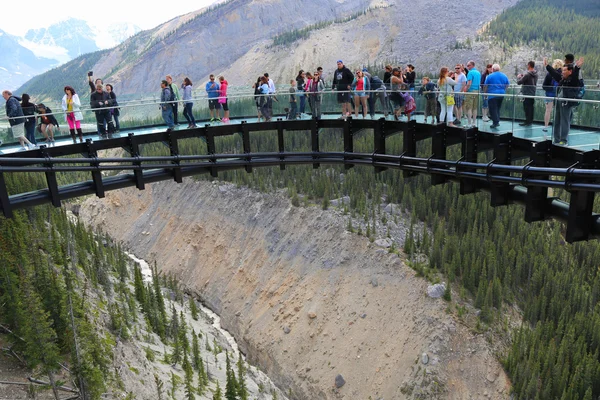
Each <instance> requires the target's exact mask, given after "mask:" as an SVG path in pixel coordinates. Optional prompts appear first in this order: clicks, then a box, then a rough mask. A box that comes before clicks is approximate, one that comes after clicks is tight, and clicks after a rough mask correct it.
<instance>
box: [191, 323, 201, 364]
mask: <svg viewBox="0 0 600 400" xmlns="http://www.w3.org/2000/svg"><path fill="white" fill-rule="evenodd" d="M192 361H193V362H194V368H196V370H198V369H199V368H200V363H201V362H202V357H201V356H200V343H199V341H198V335H196V331H194V330H192Z"/></svg>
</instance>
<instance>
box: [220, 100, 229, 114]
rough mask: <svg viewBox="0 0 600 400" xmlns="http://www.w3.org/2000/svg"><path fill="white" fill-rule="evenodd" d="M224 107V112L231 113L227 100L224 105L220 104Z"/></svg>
mask: <svg viewBox="0 0 600 400" xmlns="http://www.w3.org/2000/svg"><path fill="white" fill-rule="evenodd" d="M219 104H220V105H221V106H222V107H223V111H229V106H228V105H227V99H225V102H224V103H219Z"/></svg>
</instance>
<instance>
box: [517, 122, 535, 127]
mask: <svg viewBox="0 0 600 400" xmlns="http://www.w3.org/2000/svg"><path fill="white" fill-rule="evenodd" d="M519 125H520V126H531V125H532V123H531V122H520V123H519Z"/></svg>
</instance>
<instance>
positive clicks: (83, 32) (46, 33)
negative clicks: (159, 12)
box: [24, 18, 141, 62]
mask: <svg viewBox="0 0 600 400" xmlns="http://www.w3.org/2000/svg"><path fill="white" fill-rule="evenodd" d="M140 31H141V29H140V28H139V27H138V26H136V25H133V24H129V23H125V22H119V23H112V24H105V25H97V26H90V25H89V24H88V23H87V22H86V21H84V20H81V19H76V18H70V19H67V20H65V21H62V22H59V23H56V24H54V25H50V26H49V27H47V28H39V29H30V30H29V31H27V33H26V34H25V36H24V39H25V40H26V41H27V42H30V43H32V44H34V45H36V46H35V48H44V49H52V48H54V49H57V50H58V49H64V50H58V51H57V59H60V60H61V61H62V62H64V54H65V53H66V54H68V56H69V58H71V59H73V58H75V57H78V56H80V55H82V54H85V53H91V52H94V51H98V50H101V49H107V48H111V47H114V46H116V45H118V44H119V43H121V42H123V41H124V40H126V39H127V38H129V37H131V36H133V35H135V34H136V33H138V32H140ZM45 56H47V54H45Z"/></svg>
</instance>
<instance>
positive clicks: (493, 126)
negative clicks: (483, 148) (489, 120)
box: [490, 124, 500, 129]
mask: <svg viewBox="0 0 600 400" xmlns="http://www.w3.org/2000/svg"><path fill="white" fill-rule="evenodd" d="M499 126H500V124H492V125H490V128H492V129H498V127H499Z"/></svg>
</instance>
